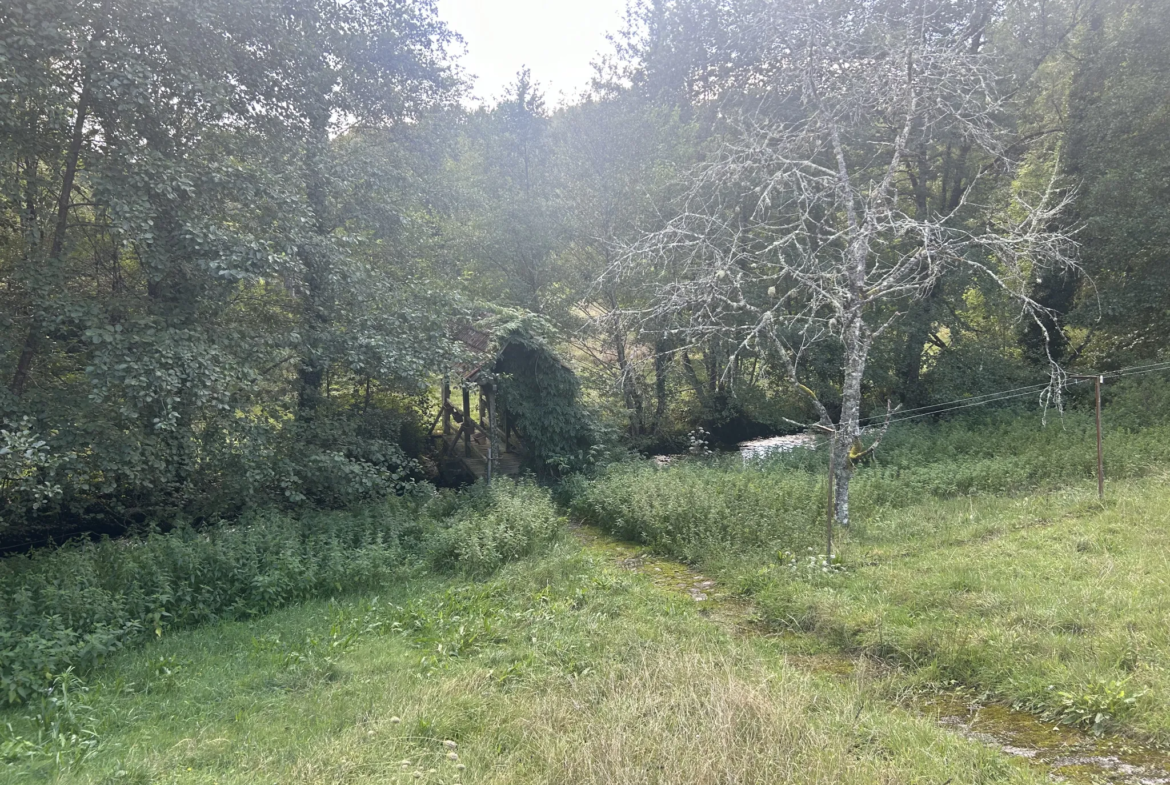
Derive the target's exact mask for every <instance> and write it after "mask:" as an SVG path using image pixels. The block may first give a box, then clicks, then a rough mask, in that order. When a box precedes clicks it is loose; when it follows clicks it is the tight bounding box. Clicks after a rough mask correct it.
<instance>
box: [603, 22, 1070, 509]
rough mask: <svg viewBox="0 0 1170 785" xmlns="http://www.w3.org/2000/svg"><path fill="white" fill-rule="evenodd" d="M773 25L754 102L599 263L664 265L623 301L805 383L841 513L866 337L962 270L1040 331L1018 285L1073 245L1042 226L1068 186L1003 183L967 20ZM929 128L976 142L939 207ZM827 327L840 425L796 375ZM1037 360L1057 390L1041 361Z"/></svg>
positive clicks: (999, 138)
mask: <svg viewBox="0 0 1170 785" xmlns="http://www.w3.org/2000/svg"><path fill="white" fill-rule="evenodd" d="M769 25H770V26H771V29H774V30H777V31H778V32H777V33H776V35H775V40H774V42H773V44H772V45H771V46H769V47H767V49H768V51H770V52H771V55H770V57H771V61H770V62H769V63H768V64H767V68H766V69H764V70H765V71H766V73H767V77H766V80H767V83H766V84H762V85H759V86H758V89H757V93H756V102H755V103H754V104H753V108H752V110H751V112H739V113H738V114H737V115H736V116H735V118H734V119H728V121H727V131H726V133H724V134H723V135H722V136H721V137H720V140H719V142H718V144H717V145H716V147H715V149H714V152H713V153H712V155H711V156H710V157H709V158H708V159H707V160H706V162H705V163H703V164H702V165H701V166H699V167H698V168H697V169H695V170H694V171H693V172H691V176H690V183H689V188H688V189H687V192H686V196H685V199H684V200H683V201H682V206H681V209H678V210H677V211H676V212H674V213H672V215H673V217H671V218H670V219H669V220H668V221H667V222H666V223H665V226H664V228H659V229H657V230H655V231H653V232H650V233H648V234H646V235H644V236H642V237H641V238H640V239H639V240H638V241H637V242H635V243H632V244H630V245H628V246H626V247H625V248H623V249H622V253H621V254H620V255H619V258H618V261H617V262H616V263H615V264H614V265H613V267H612V268H611V269H610V271H609V273H608V274H609V275H610V276H612V277H614V278H617V279H621V278H622V277H624V276H627V275H631V274H634V273H637V274H639V275H640V276H645V275H646V272H647V269H646V268H647V267H649V268H651V270H652V271H653V272H654V273H655V274H657V275H658V276H659V280H661V281H662V283H661V284H660V285H659V287H658V289H657V292H656V296H655V298H654V300H653V302H652V303H651V304H650V305H649V306H648V307H646V308H644V309H642V310H640V311H638V312H637V313H636V314H635V316H636V317H637V318H638V319H639V320H640V322H641V323H642V324H644V325H645V326H646V329H648V330H653V331H655V332H657V333H664V332H665V333H669V334H670V335H671V337H672V340H673V341H674V344H675V345H676V346H684V347H685V346H688V345H695V344H698V343H700V342H702V341H704V340H707V339H710V338H711V337H714V336H720V337H722V338H724V339H725V340H729V341H731V343H732V345H733V346H735V347H737V348H736V349H735V351H733V352H732V353H731V356H730V358H729V363H728V366H729V367H731V366H733V364H734V363H735V362H736V360H737V358H738V357H739V356H740V355H741V354H742V353H744V352H749V351H750V352H755V353H759V354H760V355H763V356H766V357H768V358H769V359H770V360H771V361H772V362H773V363H774V364H775V366H776V367H777V368H778V369H780V370H782V372H783V374H784V376H785V377H786V378H787V380H788V381H789V383H790V384H791V386H792V388H793V389H794V390H800V391H803V392H804V393H805V394H807V396H808V398H809V401H810V404H811V406H812V407H813V408H814V409H815V412H816V416H817V418H818V419H819V424H820V426H821V427H822V428H824V429H829V430H831V431H832V432H833V433H834V434H835V437H836V438H835V442H834V443H835V448H834V449H835V453H834V455H835V459H836V461H835V465H836V467H837V469H836V481H837V494H836V518H837V520H838V521H839V522H840V523H841V524H843V525H848V522H849V480H850V477H851V475H852V472H853V463H854V460H855V459H856V458H857V456H858V454H859V452H868V451H871V450H872V449H873V448H874V447H876V440H880V437H881V434H882V433H884V432H885V427H888V424H889V418H888V416H887V419H886V426H884V427H882V428H880V429H878V433H877V437H876V440H875V441H874V443H873V444H871V445H870V447H869V448H868V450H867V449H865V448H864V446H863V445H862V442H861V438H862V436H863V432H862V431H863V429H862V428H861V422H862V418H861V403H862V379H863V376H864V374H865V369H866V363H867V361H868V358H869V353H870V349H871V347H872V346H873V344H874V341H875V339H876V338H877V337H878V336H879V335H881V334H882V332H883V331H885V330H887V329H888V328H889V327H890V326H891V325H892V324H894V323H895V322H896V321H897V320H898V319H899V318H900V317H901V316H902V315H903V313H904V311H905V309H906V306H907V305H908V304H909V303H910V302H912V301H914V300H915V299H917V298H921V297H923V296H924V295H926V294H927V293H929V291H930V290H931V288H932V287H933V286H935V284H936V283H937V282H938V281H939V279H940V277H941V276H943V275H944V274H946V273H947V272H948V271H951V270H956V269H959V268H967V269H969V270H972V271H974V272H976V273H978V274H979V275H982V276H986V277H987V278H989V279H990V280H992V281H994V282H995V283H996V284H998V285H999V286H1000V287H1002V288H1003V290H1004V291H1005V292H1007V293H1008V294H1009V295H1010V296H1011V297H1012V298H1013V299H1014V301H1015V302H1016V303H1018V305H1019V308H1020V314H1021V318H1032V319H1035V320H1036V321H1037V323H1038V324H1040V325H1041V329H1043V324H1042V323H1041V322H1042V320H1041V319H1040V316H1042V315H1043V313H1044V309H1043V308H1042V307H1041V306H1040V305H1039V304H1038V303H1036V302H1034V301H1033V300H1032V299H1031V298H1030V297H1029V295H1028V291H1029V284H1030V283H1031V282H1032V281H1033V280H1034V279H1035V278H1036V277H1037V276H1038V275H1039V274H1040V273H1041V271H1043V270H1046V269H1053V268H1067V267H1070V266H1073V265H1074V260H1073V252H1074V250H1075V244H1074V243H1073V242H1072V239H1071V237H1070V236H1069V235H1068V234H1067V233H1062V231H1060V230H1058V229H1056V228H1054V227H1057V226H1059V225H1060V222H1058V221H1057V218H1058V216H1060V215H1061V213H1062V211H1063V210H1064V208H1065V207H1066V206H1067V205H1068V203H1069V200H1070V198H1071V195H1070V194H1069V193H1068V191H1067V190H1066V189H1062V188H1060V187H1059V184H1058V182H1057V181H1056V179H1055V174H1054V175H1053V176H1052V177H1051V178H1048V179H1047V180H1046V182H1045V183H1044V184H1043V185H1042V186H1041V187H1040V188H1039V189H1038V192H1033V191H1030V190H1028V189H1026V188H1024V187H1023V186H1021V185H1019V184H1018V178H1017V177H1016V174H1017V173H1018V172H1019V168H1020V163H1019V161H1018V160H1014V159H1013V158H1012V157H1011V156H1010V155H1009V153H1010V152H1012V151H1017V152H1018V146H1015V147H1013V140H1012V139H1011V134H1010V132H1009V130H1008V129H1006V128H1005V127H1003V125H1002V123H1001V120H1000V118H1001V117H1002V116H1004V112H1003V108H1004V107H1003V101H1004V99H1002V98H1001V97H1000V95H999V90H998V89H997V78H996V73H995V68H994V62H993V60H992V59H991V58H990V57H989V56H987V55H985V54H982V53H981V52H980V51H979V47H978V46H972V45H971V44H970V38H969V37H968V38H967V39H966V40H962V39H960V38H959V37H957V36H940V35H937V34H933V33H932V32H930V31H929V25H928V24H927V20H926V19H925V18H924V17H920V18H919V19H917V20H914V21H913V22H907V21H906V20H905V19H901V20H891V19H889V18H877V17H871V18H866V19H860V18H858V16H856V15H844V16H839V17H837V18H834V19H830V20H828V21H826V20H823V19H817V18H814V17H813V16H811V15H808V14H799V13H794V14H791V15H790V16H788V17H787V18H785V19H781V20H777V19H775V18H771V19H761V20H758V24H757V25H756V26H755V27H754V28H753V29H755V30H760V29H769V27H768V26H769ZM944 138H945V139H948V140H959V141H960V142H961V143H962V144H964V145H967V146H969V147H970V148H971V149H973V150H976V151H978V152H979V154H980V161H981V168H980V169H979V171H978V173H977V175H976V176H974V177H972V178H970V179H969V181H968V182H966V183H965V184H964V185H963V186H962V187H961V190H960V192H959V193H958V198H956V199H952V200H950V204H951V205H952V207H951V208H950V209H949V210H948V211H947V212H945V213H942V212H927V213H923V212H921V211H920V210H918V209H915V196H916V193H915V189H916V186H917V184H916V183H915V182H913V177H914V173H913V170H912V168H911V167H910V162H911V159H912V157H913V156H914V155H915V153H916V152H917V151H920V150H922V149H923V148H924V147H926V146H928V145H931V144H937V143H939V140H940V139H944ZM1053 169H1054V170H1055V167H1053ZM944 187H945V186H944ZM663 325H665V327H664V326H663ZM825 341H835V342H837V343H838V344H839V346H840V348H841V349H842V350H843V358H844V360H843V367H842V376H841V381H840V390H841V408H840V415H839V417H838V419H837V422H835V423H834V422H833V419H832V417H831V415H830V412H829V410H828V409H827V408H826V406H825V404H824V403H823V402H822V401H820V400H818V399H817V397H816V396H815V395H814V394H813V393H812V391H811V390H810V388H809V387H808V386H806V384H805V382H807V381H808V379H807V378H805V376H806V373H807V369H806V367H805V366H806V360H807V359H808V352H809V350H810V349H811V348H812V347H813V346H815V345H817V344H819V343H821V342H825ZM1052 373H1053V386H1052V387H1051V388H1050V389H1051V390H1052V391H1054V392H1055V391H1057V390H1058V389H1059V381H1060V376H1061V372H1060V369H1059V367H1057V366H1056V364H1055V363H1052Z"/></svg>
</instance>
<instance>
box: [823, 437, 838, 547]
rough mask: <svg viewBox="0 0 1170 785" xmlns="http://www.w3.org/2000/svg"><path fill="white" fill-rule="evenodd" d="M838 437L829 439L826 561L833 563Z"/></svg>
mask: <svg viewBox="0 0 1170 785" xmlns="http://www.w3.org/2000/svg"><path fill="white" fill-rule="evenodd" d="M836 447H837V435H836V434H833V435H832V436H830V437H829V482H828V486H829V507H828V510H829V511H828V513H827V514H826V516H825V538H826V540H827V545H826V546H825V561H827V562H832V560H833V469H834V468H836V467H835V466H834V465H833V453H834V452H836Z"/></svg>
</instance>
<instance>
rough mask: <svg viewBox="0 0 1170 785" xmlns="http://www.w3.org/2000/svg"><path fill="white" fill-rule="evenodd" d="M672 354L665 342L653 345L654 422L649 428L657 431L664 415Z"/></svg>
mask: <svg viewBox="0 0 1170 785" xmlns="http://www.w3.org/2000/svg"><path fill="white" fill-rule="evenodd" d="M672 357H673V355H672V354H671V352H670V350H669V348H668V347H667V346H666V344H665V343H663V342H659V343H658V344H657V345H656V346H655V347H654V396H655V401H654V423H653V425H652V426H651V429H652V430H653V431H654V432H655V433H657V432H658V429H659V428H660V427H661V426H662V418H663V417H665V416H666V402H667V401H666V396H667V389H666V380H667V375H668V374H669V373H670V361H671V358H672Z"/></svg>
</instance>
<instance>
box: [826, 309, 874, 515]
mask: <svg viewBox="0 0 1170 785" xmlns="http://www.w3.org/2000/svg"><path fill="white" fill-rule="evenodd" d="M861 330H862V323H861V315H860V314H857V315H855V316H854V317H853V319H852V320H851V322H850V323H849V325H848V326H847V327H846V329H845V335H844V339H845V380H844V384H843V385H842V388H841V417H840V419H839V421H838V423H837V436H836V442H835V444H834V453H833V460H834V465H835V473H836V476H835V477H834V480H835V482H836V518H837V523H838V525H840V526H848V525H849V481H850V479H852V477H853V463H852V461H850V459H849V453H850V451H851V450H852V448H853V443H854V441H856V440H857V439H859V438H860V436H861V425H860V424H861V380H862V377H863V376H864V375H865V362H866V356H867V355H868V353H869V345H868V341H867V340H866V339H865V337H864V336H863V335H862V332H861Z"/></svg>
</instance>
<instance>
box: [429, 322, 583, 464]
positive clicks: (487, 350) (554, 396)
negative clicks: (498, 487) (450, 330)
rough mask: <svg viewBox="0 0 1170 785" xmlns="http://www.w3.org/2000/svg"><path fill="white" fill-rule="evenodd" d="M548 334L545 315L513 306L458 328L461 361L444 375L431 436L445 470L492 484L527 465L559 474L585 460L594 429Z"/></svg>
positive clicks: (573, 378)
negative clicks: (460, 471) (435, 443)
mask: <svg viewBox="0 0 1170 785" xmlns="http://www.w3.org/2000/svg"><path fill="white" fill-rule="evenodd" d="M552 336H553V330H552V328H551V327H550V326H549V325H548V324H547V323H546V322H545V321H544V320H542V319H540V318H539V317H537V316H534V315H532V314H527V313H516V312H512V311H506V312H500V313H496V314H493V315H491V316H487V317H484V318H481V319H479V320H477V321H475V322H468V323H464V324H461V325H459V326H458V327H457V328H456V330H455V338H456V339H457V340H458V341H459V343H460V344H461V345H462V346H463V347H464V349H465V358H464V361H463V362H462V363H461V364H460V365H459V366H458V367H457V368H455V369H453V370H452V371H451V372H450V373H449V374H448V375H447V376H446V377H445V378H444V380H443V386H442V402H441V406H440V411H439V417H438V419H437V420H436V422H435V425H436V426H438V425H439V423H440V422H441V423H442V428H441V430H440V431H439V432H438V433H435V434H434V436H435V438H436V440H438V442H439V456H440V457H441V458H442V459H444V460H445V462H446V464H447V466H448V467H449V468H452V469H457V470H462V471H463V472H466V473H467V474H470V475H472V476H473V477H475V478H476V479H483V480H484V481H486V482H491V480H492V478H493V477H499V476H510V475H517V474H519V473H520V472H521V471H523V470H525V469H527V470H530V471H532V472H534V473H536V474H558V473H560V472H563V471H565V470H568V469H572V468H573V467H574V466H576V465H578V464H580V463H582V462H583V461H584V460H585V459H586V456H587V454H588V451H589V448H590V447H591V446H592V444H593V442H594V439H593V431H594V429H593V427H592V423H591V419H590V417H589V415H588V412H587V411H586V410H585V408H584V407H583V406H582V405H581V401H580V390H581V385H580V382H579V381H578V379H577V375H576V374H575V373H574V372H573V369H572V368H571V367H570V366H569V364H568V362H567V361H566V360H565V359H564V357H562V356H561V354H560V353H559V352H557V350H556V349H555V348H554V347H553V344H552ZM473 395H474V397H475V399H476V405H475V406H474V407H473V406H472V398H473Z"/></svg>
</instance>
